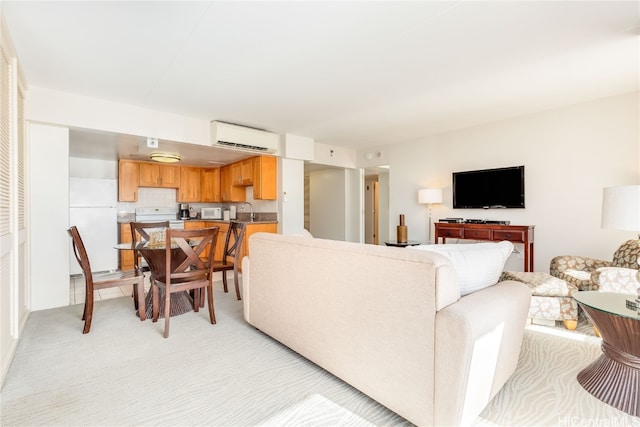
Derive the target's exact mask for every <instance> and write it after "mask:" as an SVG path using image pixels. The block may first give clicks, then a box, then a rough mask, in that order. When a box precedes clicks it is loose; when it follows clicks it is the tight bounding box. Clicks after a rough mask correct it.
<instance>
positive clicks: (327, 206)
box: [309, 169, 347, 240]
mask: <svg viewBox="0 0 640 427" xmlns="http://www.w3.org/2000/svg"><path fill="white" fill-rule="evenodd" d="M345 175H346V172H345V170H344V169H323V170H318V171H313V172H309V216H310V218H311V230H309V231H310V232H311V234H313V236H314V237H319V238H323V239H331V240H346V237H347V231H346V226H347V224H346V212H347V205H346V203H345V200H346V192H347V180H346V177H345Z"/></svg>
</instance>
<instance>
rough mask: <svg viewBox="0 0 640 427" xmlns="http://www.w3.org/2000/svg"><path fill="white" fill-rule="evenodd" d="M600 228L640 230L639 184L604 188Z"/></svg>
mask: <svg viewBox="0 0 640 427" xmlns="http://www.w3.org/2000/svg"><path fill="white" fill-rule="evenodd" d="M602 228H611V229H614V230H626V231H635V232H640V185H622V186H618V187H606V188H604V190H603V192H602ZM638 237H639V238H640V236H638Z"/></svg>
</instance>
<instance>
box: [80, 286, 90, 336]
mask: <svg viewBox="0 0 640 427" xmlns="http://www.w3.org/2000/svg"><path fill="white" fill-rule="evenodd" d="M92 317H93V290H91V291H89V292H88V293H87V295H86V296H85V299H84V314H83V315H82V320H84V329H83V331H82V333H83V334H88V333H89V330H90V329H91V318H92Z"/></svg>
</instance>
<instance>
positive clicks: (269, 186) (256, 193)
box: [251, 156, 278, 200]
mask: <svg viewBox="0 0 640 427" xmlns="http://www.w3.org/2000/svg"><path fill="white" fill-rule="evenodd" d="M251 160H252V161H253V198H254V199H257V200H276V198H277V191H278V190H277V161H276V158H275V157H271V156H258V157H254V158H253V159H251Z"/></svg>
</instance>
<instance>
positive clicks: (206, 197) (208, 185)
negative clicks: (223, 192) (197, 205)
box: [200, 168, 222, 202]
mask: <svg viewBox="0 0 640 427" xmlns="http://www.w3.org/2000/svg"><path fill="white" fill-rule="evenodd" d="M221 200H222V199H221V198H220V168H211V169H202V170H201V171H200V201H201V202H220V201H221Z"/></svg>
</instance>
